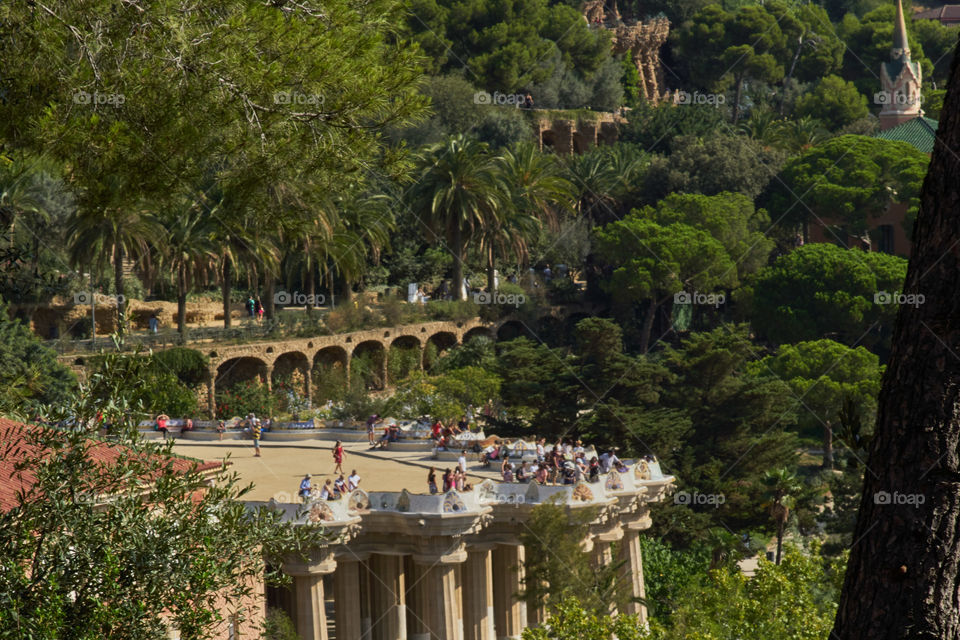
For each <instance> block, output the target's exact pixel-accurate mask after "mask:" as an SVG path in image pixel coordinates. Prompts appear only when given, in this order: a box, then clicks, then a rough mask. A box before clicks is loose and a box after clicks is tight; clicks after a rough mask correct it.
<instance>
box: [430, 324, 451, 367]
mask: <svg viewBox="0 0 960 640" xmlns="http://www.w3.org/2000/svg"><path fill="white" fill-rule="evenodd" d="M456 345H457V334H455V333H454V332H452V331H438V332H436V333H434V334H433V335H432V336H430V337H429V338H427V342H426V344H425V345H424V348H423V368H424V369H425V370H427V371H429V370H430V369H431V368H433V366H434V365H435V364H436V363H437V361H438V360H439V359H440V357H441V356H442V355H443V352H444V351H447V350H449V349H452V348H453V347H455V346H456Z"/></svg>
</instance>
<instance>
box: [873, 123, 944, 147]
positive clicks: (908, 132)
mask: <svg viewBox="0 0 960 640" xmlns="http://www.w3.org/2000/svg"><path fill="white" fill-rule="evenodd" d="M938 125H939V123H938V122H937V121H936V120H931V119H930V118H924V117H922V116H920V117H917V118H914V119H913V120H907V121H906V122H904V123H903V124H898V125H897V126H895V127H893V128H892V129H887V130H886V131H881V132H880V133H878V134H877V135H875V136H874V137H875V138H882V139H884V140H900V141H902V142H909V143H910V144H912V145H913V146H914V147H916V148H917V149H919V150H920V151H923V152H924V153H933V141H934V139H935V138H936V132H937V126H938Z"/></svg>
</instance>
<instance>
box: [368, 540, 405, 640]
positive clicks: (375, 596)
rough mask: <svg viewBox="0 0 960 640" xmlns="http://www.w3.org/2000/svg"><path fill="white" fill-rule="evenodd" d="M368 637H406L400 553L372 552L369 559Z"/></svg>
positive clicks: (391, 639)
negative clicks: (391, 554) (398, 554)
mask: <svg viewBox="0 0 960 640" xmlns="http://www.w3.org/2000/svg"><path fill="white" fill-rule="evenodd" d="M368 564H369V566H370V571H369V575H368V578H367V582H368V584H369V587H370V613H371V617H372V622H371V626H370V631H371V634H370V637H371V638H372V640H407V606H406V601H405V598H404V595H405V591H406V589H405V588H404V576H403V556H388V555H383V554H380V553H374V554H372V555H371V556H370V560H369V563H368Z"/></svg>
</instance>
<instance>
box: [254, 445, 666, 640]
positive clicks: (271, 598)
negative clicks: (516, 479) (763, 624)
mask: <svg viewBox="0 0 960 640" xmlns="http://www.w3.org/2000/svg"><path fill="white" fill-rule="evenodd" d="M673 482H674V478H673V477H672V476H667V475H664V474H663V473H662V472H661V470H660V465H659V464H658V463H657V462H656V461H652V462H648V461H643V460H641V461H638V462H637V463H635V464H633V465H631V466H630V467H628V468H627V470H625V471H624V472H623V473H619V472H617V471H614V470H611V471H610V473H608V474H606V475H601V476H600V479H599V481H598V482H595V483H587V482H580V483H579V484H576V485H568V486H545V485H544V486H540V485H537V484H536V483H531V484H513V483H501V482H494V481H492V480H485V481H483V482H482V483H480V484H479V485H478V486H477V487H476V488H475V489H474V490H472V491H468V492H458V491H456V490H451V491H449V492H448V493H446V494H439V495H419V494H414V493H410V492H408V491H407V490H403V491H399V492H374V493H370V494H367V493H365V492H363V491H362V490H360V489H356V490H355V491H354V492H353V493H351V494H350V495H349V496H348V497H347V498H345V499H341V500H336V501H332V502H327V501H317V502H312V503H309V504H306V505H298V504H278V503H276V502H271V503H270V504H271V505H272V506H273V507H275V508H280V509H281V510H282V511H283V512H284V514H285V519H286V520H288V521H293V522H298V523H303V524H306V523H315V524H320V525H322V526H323V527H324V529H325V530H326V532H327V533H328V536H329V543H328V544H325V545H323V546H322V547H321V548H315V549H313V550H312V551H311V552H310V553H309V555H308V557H306V558H291V559H289V560H288V561H287V562H284V563H283V566H282V569H283V571H284V572H285V573H287V574H288V575H290V576H292V578H293V584H292V585H291V586H290V587H289V588H285V589H272V588H271V589H268V590H267V603H268V605H271V606H278V607H281V608H283V609H285V610H286V611H287V612H288V613H289V614H290V616H291V618H292V619H293V620H294V623H295V625H296V628H297V633H298V634H299V636H300V637H301V638H303V640H328V638H330V636H331V634H330V631H333V634H332V635H333V636H334V637H335V638H336V640H355V639H358V638H365V639H369V640H513V639H518V638H520V636H521V633H522V631H523V629H524V628H526V627H528V626H538V625H540V624H542V623H543V622H544V621H545V619H546V615H545V612H544V611H543V610H537V609H534V608H532V607H531V608H528V607H527V603H526V602H525V601H524V600H523V599H522V598H521V597H520V595H519V594H520V592H522V591H523V589H524V571H523V564H524V559H525V548H524V545H523V533H524V531H529V528H527V526H526V521H527V519H528V518H529V517H530V513H531V510H532V509H533V508H534V507H535V506H536V505H538V504H543V503H545V502H551V503H553V504H556V505H558V506H560V507H561V508H563V509H564V510H565V511H566V513H567V516H568V518H570V521H571V522H573V521H575V520H574V519H576V520H580V518H583V521H586V522H588V523H589V530H588V532H587V534H586V537H585V539H583V540H582V541H581V548H582V549H583V551H584V552H586V553H589V554H590V557H591V559H592V562H593V563H594V566H597V567H599V566H608V565H611V564H612V563H617V564H619V565H620V568H619V570H618V571H619V573H620V576H621V587H620V589H621V590H622V592H623V595H625V596H626V598H625V599H629V600H630V601H629V603H628V604H627V605H626V611H624V613H630V614H635V615H637V616H639V619H640V621H641V622H645V621H646V613H647V612H646V608H645V607H644V606H643V603H642V599H643V597H644V595H645V594H644V592H645V588H644V579H643V559H642V555H641V548H640V539H639V536H640V532H641V531H642V530H644V529H647V528H649V527H650V525H651V520H650V507H649V504H650V503H651V502H657V501H660V500H662V498H663V496H664V495H665V494H666V493H667V492H668V491H669V490H670V489H671V485H672V484H673ZM260 504H263V503H251V504H250V506H251V508H255V507H257V506H258V505H260ZM330 593H332V594H333V598H332V600H333V602H332V605H333V607H332V612H328V606H327V605H328V604H329V600H330V598H329V597H328V594H330ZM614 607H615V605H613V604H611V613H612V612H613V611H614V610H615V609H614ZM331 618H332V619H331Z"/></svg>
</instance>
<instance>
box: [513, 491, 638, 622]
mask: <svg viewBox="0 0 960 640" xmlns="http://www.w3.org/2000/svg"><path fill="white" fill-rule="evenodd" d="M596 515H597V514H596V513H584V512H583V511H577V512H573V511H568V510H567V509H564V508H563V507H561V506H559V505H557V504H555V503H552V502H545V503H543V504H538V505H537V506H535V507H534V508H533V509H532V510H531V511H530V516H529V517H528V519H527V521H526V526H525V527H524V528H523V529H522V531H521V533H520V541H521V542H522V543H523V547H524V560H523V570H524V578H523V589H522V593H521V595H522V597H523V599H524V600H525V601H526V603H527V608H528V609H534V608H539V607H546V608H547V610H548V612H550V613H552V612H554V611H556V610H557V609H558V607H561V606H562V603H563V602H564V601H565V600H567V599H569V598H574V599H575V600H576V601H577V602H578V603H579V604H580V606H582V607H583V609H584V610H585V611H587V612H589V613H590V614H593V615H595V616H601V615H604V614H606V613H607V612H609V611H610V608H611V606H617V605H619V606H620V607H621V608H623V606H624V605H625V604H626V603H627V598H628V597H629V596H627V595H625V594H629V593H631V589H630V586H629V585H628V584H624V580H623V577H622V576H621V575H620V574H619V569H620V563H619V562H614V563H612V564H608V565H604V566H600V567H596V566H594V565H593V564H591V562H590V558H589V556H588V555H587V554H586V553H584V551H583V548H582V547H581V546H580V543H581V541H582V540H583V539H584V538H586V537H587V536H588V534H589V524H588V523H589V522H590V519H591V518H592V517H596ZM614 557H617V556H616V554H614ZM533 637H548V638H549V637H565V636H533Z"/></svg>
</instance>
